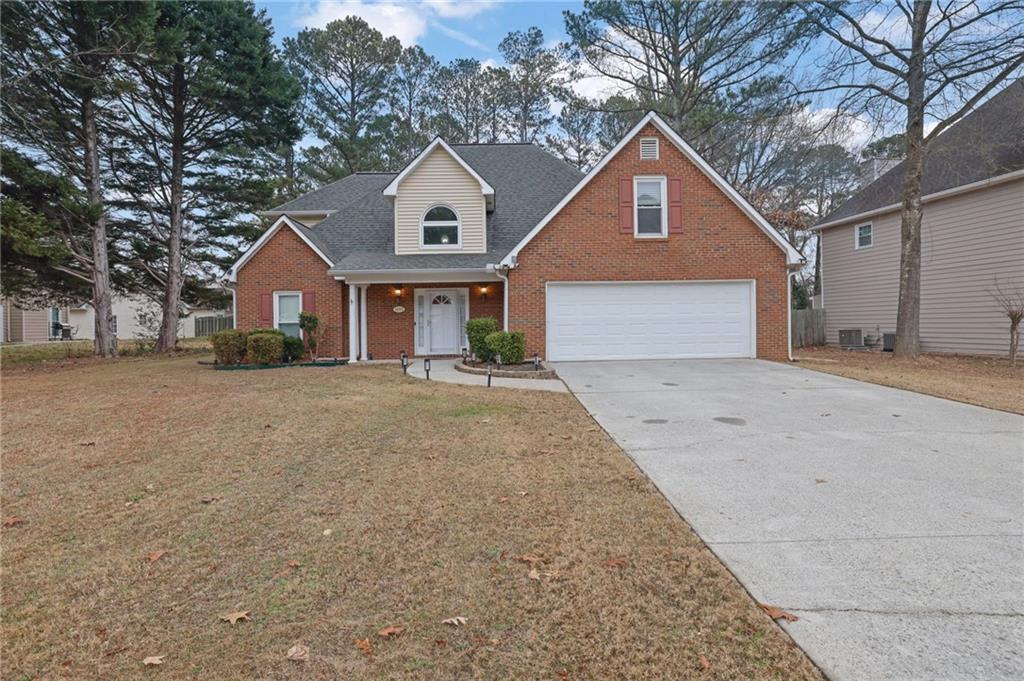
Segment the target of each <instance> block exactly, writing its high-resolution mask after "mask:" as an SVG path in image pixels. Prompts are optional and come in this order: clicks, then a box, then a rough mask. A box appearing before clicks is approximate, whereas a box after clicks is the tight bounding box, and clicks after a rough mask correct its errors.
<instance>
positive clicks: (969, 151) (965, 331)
mask: <svg viewBox="0 0 1024 681" xmlns="http://www.w3.org/2000/svg"><path fill="white" fill-rule="evenodd" d="M902 172H903V165H902V164H900V165H898V166H896V167H895V168H893V169H892V170H890V171H889V172H887V173H886V174H885V175H883V176H882V177H881V178H879V179H878V180H877V181H875V182H873V183H872V184H870V185H869V186H867V187H865V188H864V189H863V190H861V191H860V192H858V193H857V194H856V195H854V196H853V197H852V198H851V199H850V200H848V201H847V202H846V203H844V204H843V205H841V206H840V207H839V208H838V209H837V210H835V211H834V212H833V213H832V214H831V215H829V216H827V217H826V218H825V219H824V220H822V222H821V223H820V224H819V225H818V226H817V229H820V230H821V277H822V305H821V307H824V309H825V314H826V320H827V321H826V330H825V335H826V339H827V342H828V343H831V344H834V343H838V336H839V331H840V330H841V329H860V330H861V331H862V333H863V334H864V336H865V337H866V336H869V335H870V336H876V335H879V334H884V333H894V332H895V330H896V307H897V301H898V298H899V268H900V201H901V193H902V190H903V176H902ZM923 194H924V219H923V221H922V245H921V345H922V349H923V350H925V351H926V352H955V353H963V354H977V355H1000V354H1005V353H1006V352H1007V351H1008V346H1009V321H1008V320H1007V318H1006V316H1005V315H1004V314H1003V312H1002V311H1001V310H1000V308H999V306H998V305H997V304H996V303H995V301H994V300H993V299H992V296H991V294H990V290H991V289H992V288H993V286H994V284H995V282H996V280H997V279H998V280H999V282H1000V285H1001V286H1003V287H1010V286H1014V287H1024V81H1016V82H1014V83H1012V84H1011V85H1009V86H1007V87H1006V88H1005V89H1004V90H1003V91H1002V92H1000V93H999V94H997V95H996V96H994V97H992V98H991V99H989V100H988V101H987V102H986V103H985V104H984V105H982V106H981V107H979V108H978V109H977V110H976V111H974V112H973V113H971V114H970V115H969V116H967V117H965V118H964V119H963V120H962V121H960V122H959V123H957V124H956V125H954V126H953V127H951V128H950V129H949V130H948V131H947V132H946V133H944V134H942V135H940V136H939V137H938V139H936V140H935V142H934V143H933V144H932V146H931V150H930V153H929V155H928V157H927V159H926V161H925V169H924V182H923Z"/></svg>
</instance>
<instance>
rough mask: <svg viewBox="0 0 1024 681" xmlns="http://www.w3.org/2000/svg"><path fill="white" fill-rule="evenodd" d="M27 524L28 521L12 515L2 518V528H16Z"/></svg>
mask: <svg viewBox="0 0 1024 681" xmlns="http://www.w3.org/2000/svg"><path fill="white" fill-rule="evenodd" d="M27 522H28V521H27V520H25V519H24V518H19V517H18V516H16V515H12V516H10V517H9V518H4V520H3V526H4V527H17V526H18V525H24V524H25V523H27Z"/></svg>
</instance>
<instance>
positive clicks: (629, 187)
mask: <svg viewBox="0 0 1024 681" xmlns="http://www.w3.org/2000/svg"><path fill="white" fill-rule="evenodd" d="M619 231H620V232H622V233H623V234H632V233H633V178H632V177H620V178H619Z"/></svg>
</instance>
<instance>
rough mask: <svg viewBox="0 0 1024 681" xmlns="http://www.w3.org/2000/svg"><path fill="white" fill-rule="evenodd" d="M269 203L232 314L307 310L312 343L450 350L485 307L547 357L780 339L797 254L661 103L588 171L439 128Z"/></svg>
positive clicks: (772, 351)
mask: <svg viewBox="0 0 1024 681" xmlns="http://www.w3.org/2000/svg"><path fill="white" fill-rule="evenodd" d="M268 215H270V216H271V217H273V218H275V219H276V220H275V222H274V223H273V225H272V226H271V227H270V229H268V230H267V232H266V233H265V234H264V235H263V236H262V237H261V238H260V239H259V240H258V241H257V242H256V243H255V244H253V246H252V247H251V248H250V249H249V250H248V251H247V252H246V253H245V254H244V255H243V256H242V257H241V258H240V259H239V260H238V262H237V263H235V265H234V266H233V267H232V268H231V270H230V271H229V273H228V276H227V279H228V281H229V283H230V284H231V285H232V287H233V289H234V300H235V315H236V326H237V328H240V329H243V330H244V329H252V328H256V327H274V328H277V329H280V330H281V331H284V332H285V333H288V334H293V335H294V334H298V333H299V329H298V316H299V313H300V311H307V312H313V313H315V314H316V315H317V316H318V317H319V319H320V344H319V350H320V355H321V356H322V357H327V356H333V357H347V358H349V359H351V360H357V359H391V358H397V357H399V355H400V353H402V352H403V351H404V352H407V353H408V354H410V355H456V354H459V353H460V352H461V350H462V349H463V348H465V347H467V338H466V331H465V327H466V321H467V320H468V319H469V318H470V317H482V316H493V317H495V318H496V319H498V320H499V322H500V323H501V325H502V326H503V327H504V329H505V330H511V331H521V332H523V333H525V337H526V346H527V347H526V352H527V354H528V355H532V354H534V353H536V354H539V355H540V356H542V357H544V358H546V359H549V360H588V359H595V360H596V359H643V358H650V359H654V358H690V357H761V358H771V359H784V358H786V357H787V356H788V353H789V302H788V300H789V276H790V273H791V271H793V269H794V268H798V267H799V266H800V264H801V257H800V254H799V253H798V252H797V251H796V250H795V249H794V248H793V246H791V245H790V244H789V243H788V242H787V241H786V240H785V239H784V238H783V237H782V236H781V235H780V234H779V233H778V232H777V231H776V230H775V229H773V228H772V226H771V225H769V224H768V222H767V221H766V220H765V219H764V218H763V217H762V216H761V215H760V214H759V213H758V212H757V211H756V210H755V209H754V208H753V207H752V206H751V205H750V204H749V203H748V202H747V201H746V200H744V199H743V198H742V197H741V196H740V195H739V193H738V192H737V191H736V190H735V189H734V188H733V187H731V186H730V185H729V184H728V183H727V182H725V181H724V180H723V179H722V177H721V176H720V175H719V174H718V173H716V172H715V171H714V169H712V168H711V166H709V165H708V164H707V162H706V161H704V159H702V158H701V157H700V156H699V155H698V154H697V153H696V152H695V151H694V150H693V149H692V148H691V147H690V146H689V145H687V144H686V142H684V141H683V140H682V139H681V138H680V137H679V136H678V134H676V133H675V132H674V131H673V130H672V129H671V128H670V127H669V125H668V124H667V123H666V122H665V121H663V120H662V119H661V118H660V117H658V116H657V115H656V114H654V113H649V114H647V115H646V116H645V117H644V118H643V119H642V120H641V121H640V122H639V123H638V124H637V125H636V126H635V127H634V128H633V129H632V130H631V131H630V132H629V133H628V134H627V135H626V136H625V137H624V138H623V139H622V140H621V141H620V142H619V143H618V145H617V146H615V147H614V148H613V149H612V150H611V151H610V152H609V153H608V154H607V155H606V156H605V157H604V158H603V159H602V160H601V161H600V162H599V163H598V164H597V165H596V166H595V167H594V168H593V169H592V170H591V171H590V172H589V173H587V174H586V175H581V174H580V173H579V172H578V171H576V170H575V169H573V168H572V167H570V166H569V165H567V164H565V163H563V162H562V161H560V160H558V159H556V158H555V157H553V156H551V155H550V154H548V153H547V152H545V151H544V150H542V149H541V148H539V147H537V146H535V145H531V144H466V145H462V144H459V145H449V144H447V143H445V142H444V140H442V139H440V138H438V139H435V140H434V141H433V142H432V143H431V144H430V145H428V146H427V147H426V148H425V149H424V150H423V151H422V152H421V153H420V154H419V155H418V156H417V157H416V158H415V159H414V160H413V161H412V162H410V163H409V164H408V165H407V166H406V167H405V168H404V169H402V170H401V172H398V173H386V174H381V173H356V174H354V175H350V176H348V177H345V178H344V179H342V180H339V181H337V182H334V183H333V184H330V185H327V186H325V187H323V188H321V189H318V190H316V191H313V192H310V193H309V194H306V195H304V196H302V197H300V198H297V199H295V200H293V201H290V202H288V203H285V204H284V205H282V206H279V207H277V208H276V209H274V210H273V211H270V212H269V213H268Z"/></svg>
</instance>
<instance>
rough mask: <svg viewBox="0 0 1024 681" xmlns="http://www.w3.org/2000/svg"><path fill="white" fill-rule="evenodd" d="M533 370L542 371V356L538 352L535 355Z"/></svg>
mask: <svg viewBox="0 0 1024 681" xmlns="http://www.w3.org/2000/svg"><path fill="white" fill-rule="evenodd" d="M533 370H534V371H540V356H539V355H538V354H537V353H536V352H535V353H533Z"/></svg>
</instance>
